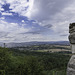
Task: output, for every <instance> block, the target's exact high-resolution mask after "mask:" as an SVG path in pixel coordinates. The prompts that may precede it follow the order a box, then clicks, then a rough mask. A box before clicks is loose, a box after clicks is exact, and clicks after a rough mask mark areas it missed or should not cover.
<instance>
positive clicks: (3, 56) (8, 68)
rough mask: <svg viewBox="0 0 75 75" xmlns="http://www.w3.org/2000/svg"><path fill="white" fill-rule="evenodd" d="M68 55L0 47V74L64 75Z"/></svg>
mask: <svg viewBox="0 0 75 75" xmlns="http://www.w3.org/2000/svg"><path fill="white" fill-rule="evenodd" d="M69 59H70V55H67V54H63V53H48V52H35V51H25V50H24V51H20V50H16V49H8V48H0V75H66V67H67V63H68V61H69Z"/></svg>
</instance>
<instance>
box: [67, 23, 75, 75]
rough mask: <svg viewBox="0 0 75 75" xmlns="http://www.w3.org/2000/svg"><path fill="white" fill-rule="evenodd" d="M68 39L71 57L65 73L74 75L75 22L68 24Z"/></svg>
mask: <svg viewBox="0 0 75 75" xmlns="http://www.w3.org/2000/svg"><path fill="white" fill-rule="evenodd" d="M69 33H70V35H69V41H70V45H71V49H72V57H71V59H70V61H69V63H68V66H67V75H75V23H72V24H70V26H69Z"/></svg>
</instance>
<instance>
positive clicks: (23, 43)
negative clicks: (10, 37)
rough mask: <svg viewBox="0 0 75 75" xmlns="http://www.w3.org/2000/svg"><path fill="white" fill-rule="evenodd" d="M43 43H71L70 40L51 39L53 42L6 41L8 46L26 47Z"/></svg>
mask: <svg viewBox="0 0 75 75" xmlns="http://www.w3.org/2000/svg"><path fill="white" fill-rule="evenodd" d="M41 44H51V45H70V43H69V41H51V42H37V41H33V42H22V43H6V47H25V46H31V45H41Z"/></svg>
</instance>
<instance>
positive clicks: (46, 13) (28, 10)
mask: <svg viewBox="0 0 75 75" xmlns="http://www.w3.org/2000/svg"><path fill="white" fill-rule="evenodd" d="M74 6H75V1H74V0H71V1H68V0H66V1H65V0H63V1H62V0H56V1H55V0H45V1H43V0H40V1H38V0H11V1H10V0H0V26H1V27H0V42H8V43H10V42H31V41H34V42H35V41H37V42H39V41H43V42H44V41H48V42H49V41H68V36H69V24H70V23H73V22H75V17H74V15H75V13H74V12H75V8H74Z"/></svg>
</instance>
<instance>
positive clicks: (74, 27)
mask: <svg viewBox="0 0 75 75" xmlns="http://www.w3.org/2000/svg"><path fill="white" fill-rule="evenodd" d="M69 33H70V35H69V41H70V43H71V44H75V23H72V24H70V25H69Z"/></svg>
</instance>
